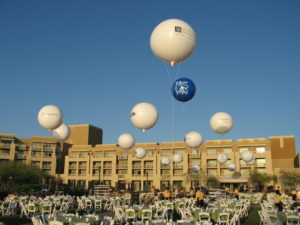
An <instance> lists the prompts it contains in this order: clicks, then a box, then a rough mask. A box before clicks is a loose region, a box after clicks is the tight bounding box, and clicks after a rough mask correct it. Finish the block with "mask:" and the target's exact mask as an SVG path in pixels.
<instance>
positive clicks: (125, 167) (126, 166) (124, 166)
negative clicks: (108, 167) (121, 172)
mask: <svg viewBox="0 0 300 225" xmlns="http://www.w3.org/2000/svg"><path fill="white" fill-rule="evenodd" d="M117 168H118V169H128V165H118V166H117Z"/></svg>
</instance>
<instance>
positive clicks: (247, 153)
mask: <svg viewBox="0 0 300 225" xmlns="http://www.w3.org/2000/svg"><path fill="white" fill-rule="evenodd" d="M253 157H254V155H253V153H252V152H250V151H248V150H247V151H244V152H242V160H244V161H245V162H250V161H251V160H252V159H253Z"/></svg>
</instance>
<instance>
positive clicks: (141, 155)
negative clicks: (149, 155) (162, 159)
mask: <svg viewBox="0 0 300 225" xmlns="http://www.w3.org/2000/svg"><path fill="white" fill-rule="evenodd" d="M134 156H135V157H136V158H138V159H142V158H144V157H145V156H146V151H145V149H143V148H136V149H135V150H134Z"/></svg>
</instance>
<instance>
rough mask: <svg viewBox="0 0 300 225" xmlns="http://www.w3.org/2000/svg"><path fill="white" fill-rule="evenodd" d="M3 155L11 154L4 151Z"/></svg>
mask: <svg viewBox="0 0 300 225" xmlns="http://www.w3.org/2000/svg"><path fill="white" fill-rule="evenodd" d="M1 155H10V153H9V152H2V153H1Z"/></svg>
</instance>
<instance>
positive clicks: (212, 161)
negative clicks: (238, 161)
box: [207, 159, 217, 167]
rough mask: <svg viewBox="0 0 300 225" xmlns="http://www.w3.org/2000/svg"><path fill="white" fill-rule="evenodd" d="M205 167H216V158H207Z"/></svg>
mask: <svg viewBox="0 0 300 225" xmlns="http://www.w3.org/2000/svg"><path fill="white" fill-rule="evenodd" d="M207 167H217V160H216V159H208V160H207Z"/></svg>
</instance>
